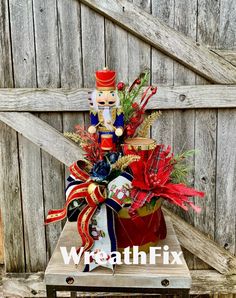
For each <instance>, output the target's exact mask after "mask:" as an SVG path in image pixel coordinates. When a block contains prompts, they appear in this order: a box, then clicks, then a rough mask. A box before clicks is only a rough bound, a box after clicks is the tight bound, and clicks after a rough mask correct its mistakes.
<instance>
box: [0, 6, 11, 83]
mask: <svg viewBox="0 0 236 298" xmlns="http://www.w3.org/2000/svg"><path fill="white" fill-rule="evenodd" d="M0 19H1V26H0V57H1V61H0V83H1V88H3V87H8V88H11V87H12V85H13V78H12V56H11V41H10V28H9V10H8V1H7V0H4V1H1V3H0Z"/></svg>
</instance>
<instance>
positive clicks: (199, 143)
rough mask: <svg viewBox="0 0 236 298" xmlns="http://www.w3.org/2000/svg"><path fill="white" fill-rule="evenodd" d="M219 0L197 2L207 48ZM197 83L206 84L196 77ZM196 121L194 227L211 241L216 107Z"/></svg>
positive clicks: (214, 41)
mask: <svg viewBox="0 0 236 298" xmlns="http://www.w3.org/2000/svg"><path fill="white" fill-rule="evenodd" d="M219 9H220V2H219V1H204V0H200V1H198V22H197V41H199V42H203V43H205V44H206V45H207V46H209V47H217V45H218V42H219V30H218V28H219V15H220V14H219ZM196 82H197V84H207V83H208V82H207V81H206V80H204V79H203V78H197V81H196ZM195 113H196V121H195V148H196V150H197V151H198V152H197V154H196V155H195V173H194V174H195V181H194V183H195V184H194V186H195V188H197V189H201V190H203V191H204V192H205V198H204V200H203V201H202V202H200V200H199V199H198V198H195V202H196V203H197V204H198V203H199V205H200V206H201V207H202V212H201V213H200V214H199V215H198V216H195V217H194V226H195V227H196V228H197V229H198V230H199V231H201V232H203V233H205V234H207V235H208V237H210V238H211V239H213V240H214V232H215V212H212V210H214V211H215V205H216V203H215V194H216V192H215V190H216V186H215V184H216V143H217V139H216V138H217V136H216V131H217V110H212V109H207V110H196V111H195ZM207 268H209V267H207V265H206V264H205V263H203V262H201V260H199V259H197V258H195V269H207Z"/></svg>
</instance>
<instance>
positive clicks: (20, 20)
mask: <svg viewBox="0 0 236 298" xmlns="http://www.w3.org/2000/svg"><path fill="white" fill-rule="evenodd" d="M34 8H35V7H34V3H33V2H32V1H23V0H20V1H15V0H10V19H11V37H12V53H13V65H14V68H13V69H14V82H15V87H21V88H22V87H38V85H37V81H38V80H37V79H38V78H37V66H36V64H37V61H36V46H37V45H36V44H35V37H34V29H35V25H36V26H37V24H35V20H34ZM36 23H37V22H36ZM39 68H40V66H39ZM18 145H19V155H20V177H21V189H22V209H23V210H22V217H23V223H24V233H23V234H22V237H24V246H25V260H26V264H25V269H26V271H38V270H43V269H44V268H45V265H46V250H45V231H44V229H42V227H41V225H40V224H37V223H36V222H35V218H39V223H42V218H43V217H44V210H43V193H42V171H41V152H40V148H38V147H37V146H35V145H34V144H32V143H31V142H30V141H29V140H27V139H26V138H24V137H23V136H21V135H19V140H18ZM32 197H33V198H37V199H35V200H34V204H32V201H33V200H32Z"/></svg>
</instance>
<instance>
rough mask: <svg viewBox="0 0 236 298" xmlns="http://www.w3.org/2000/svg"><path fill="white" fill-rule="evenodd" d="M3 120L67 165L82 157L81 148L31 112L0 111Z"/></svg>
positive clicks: (0, 117)
mask: <svg viewBox="0 0 236 298" xmlns="http://www.w3.org/2000/svg"><path fill="white" fill-rule="evenodd" d="M0 121H3V122H4V123H6V124H7V125H9V126H10V127H12V128H13V129H15V130H16V131H18V132H19V133H20V134H22V135H23V136H24V137H25V138H27V139H29V140H30V141H31V142H33V143H34V144H36V145H37V146H39V147H40V148H41V149H43V150H45V151H46V152H48V153H49V154H51V155H53V156H54V157H55V158H57V159H58V160H59V161H61V162H62V163H64V164H65V165H67V166H70V165H71V164H72V163H73V162H75V161H76V160H78V159H80V158H81V157H82V154H81V150H80V148H79V147H78V146H77V145H75V143H73V142H72V141H70V140H68V139H66V138H65V137H64V136H63V135H62V134H61V133H60V132H58V131H57V130H56V129H54V128H53V127H51V126H50V125H48V124H47V123H46V122H44V121H42V120H40V119H39V118H37V117H35V116H33V115H31V114H29V113H14V112H12V113H0Z"/></svg>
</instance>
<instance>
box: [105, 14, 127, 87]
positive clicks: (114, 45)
mask: <svg viewBox="0 0 236 298" xmlns="http://www.w3.org/2000/svg"><path fill="white" fill-rule="evenodd" d="M105 29H106V33H105V43H106V64H107V66H108V67H109V68H111V69H114V70H116V72H117V82H118V81H124V82H129V80H132V78H129V51H128V32H127V31H125V30H124V29H123V28H120V27H119V26H118V25H117V24H115V23H113V22H112V21H110V20H107V19H106V20H105ZM121 41H122V42H121ZM131 67H132V65H131Z"/></svg>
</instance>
